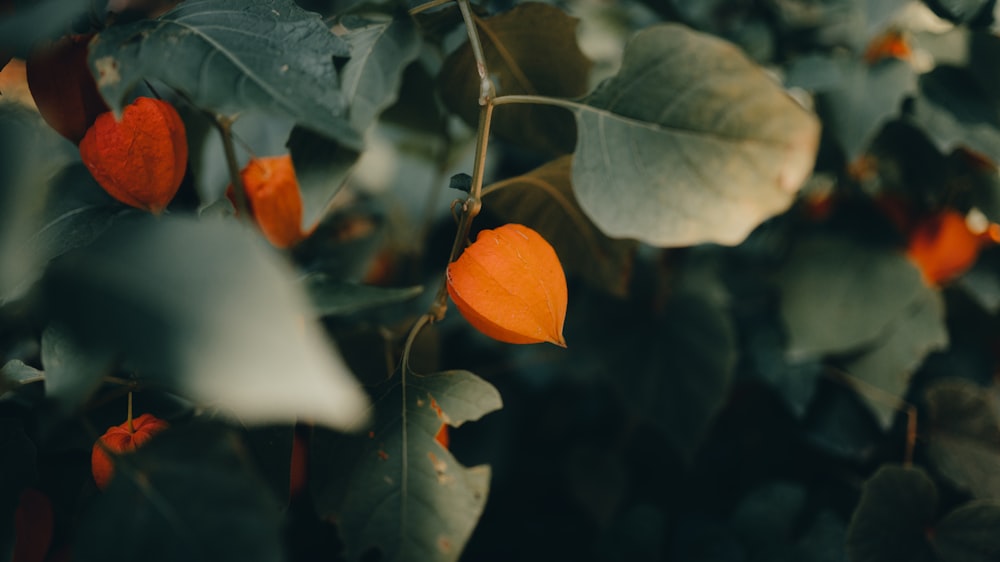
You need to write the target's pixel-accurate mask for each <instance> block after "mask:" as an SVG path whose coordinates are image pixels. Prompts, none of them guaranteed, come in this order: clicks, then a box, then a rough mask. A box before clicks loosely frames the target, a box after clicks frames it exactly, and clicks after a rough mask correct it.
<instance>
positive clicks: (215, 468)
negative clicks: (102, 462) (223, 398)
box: [73, 423, 284, 562]
mask: <svg viewBox="0 0 1000 562" xmlns="http://www.w3.org/2000/svg"><path fill="white" fill-rule="evenodd" d="M125 513H127V514H128V516H127V517H124V516H123V514H125ZM281 522H282V520H281V516H280V513H279V506H278V505H277V502H276V501H275V500H274V498H273V497H271V495H270V494H269V493H268V491H267V488H266V486H265V485H264V483H263V482H262V481H261V480H260V477H259V476H257V474H255V473H254V472H253V470H252V468H251V464H250V461H249V459H248V458H247V454H246V449H245V447H244V445H243V443H242V442H240V440H239V439H238V437H237V436H236V434H235V433H234V432H232V431H230V430H227V429H225V428H222V427H220V426H217V425H210V424H206V423H197V424H194V425H190V426H186V427H172V428H169V429H167V430H166V431H164V432H162V433H160V434H157V435H156V436H154V438H153V439H151V440H150V441H149V442H148V443H147V444H145V445H144V446H143V447H141V448H140V449H139V450H138V451H136V452H135V453H134V454H131V455H128V456H125V457H122V458H120V460H118V462H117V463H116V465H115V475H114V477H113V478H112V480H111V482H110V484H109V485H108V488H107V489H106V490H105V491H104V493H103V494H101V496H100V497H99V498H97V500H96V501H95V502H94V504H93V506H92V507H91V509H89V510H88V512H87V516H86V517H83V518H81V522H80V529H79V532H78V533H77V537H78V540H77V542H75V543H74V545H73V556H74V559H76V560H107V561H112V562H114V561H123V562H124V561H126V560H128V561H132V560H150V561H156V562H158V561H164V562H166V561H167V560H236V559H238V560H247V561H260V562H264V561H267V562H271V561H274V560H282V559H283V556H284V555H283V550H282V540H281ZM108 529H115V530H116V533H115V538H114V540H109V537H108V534H107V533H108ZM119 532H120V533H121V535H120V536H119V535H118V533H119Z"/></svg>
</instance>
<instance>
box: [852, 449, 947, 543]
mask: <svg viewBox="0 0 1000 562" xmlns="http://www.w3.org/2000/svg"><path fill="white" fill-rule="evenodd" d="M936 506H937V489H936V488H935V487H934V482H932V481H931V479H930V478H929V477H928V476H927V473H925V472H924V471H923V470H922V469H920V468H903V467H899V466H889V465H886V466H883V467H882V468H880V469H879V470H878V472H876V473H875V475H874V476H872V477H871V478H870V479H868V481H866V482H865V485H864V488H863V489H862V491H861V501H860V502H859V503H858V506H857V508H856V509H855V510H854V515H853V516H852V517H851V523H850V527H849V528H848V531H847V550H848V553H849V554H850V559H851V561H852V562H898V561H899V560H907V561H908V562H932V561H933V560H935V558H934V555H933V554H932V552H931V550H930V545H928V543H927V538H926V529H927V528H928V527H929V525H930V524H931V522H932V519H931V518H932V517H933V516H934V510H935V508H936Z"/></svg>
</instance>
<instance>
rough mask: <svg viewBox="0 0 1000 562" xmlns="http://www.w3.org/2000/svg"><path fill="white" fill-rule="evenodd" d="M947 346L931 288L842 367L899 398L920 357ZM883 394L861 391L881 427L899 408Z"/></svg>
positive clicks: (938, 298)
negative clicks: (880, 337)
mask: <svg viewBox="0 0 1000 562" xmlns="http://www.w3.org/2000/svg"><path fill="white" fill-rule="evenodd" d="M947 345H948V331H947V329H946V327H945V323H944V302H943V300H942V298H941V294H940V293H938V292H937V291H934V290H932V289H929V288H928V289H927V290H925V291H921V292H920V293H919V295H918V296H917V298H916V300H915V301H914V302H913V303H911V304H910V306H909V307H908V308H907V309H906V310H905V311H903V313H902V314H901V315H899V316H898V317H897V318H895V319H894V320H893V321H892V323H891V324H890V325H889V326H887V327H886V331H885V333H884V337H883V338H882V339H881V340H879V341H878V342H877V343H876V344H875V347H874V348H873V349H872V350H870V351H868V352H866V353H865V354H864V355H862V356H861V357H858V358H857V359H854V360H852V361H850V362H848V363H847V364H846V365H845V367H844V369H845V370H846V371H847V372H848V373H850V374H851V375H852V376H854V377H857V378H859V379H861V380H863V381H864V382H866V383H868V384H869V385H871V386H873V387H875V388H878V389H880V390H882V391H884V392H885V394H887V395H889V396H893V397H895V398H897V399H899V400H902V398H903V396H904V395H905V394H906V389H907V388H909V386H910V377H911V376H912V375H913V373H914V371H916V370H917V368H918V367H920V365H921V363H923V361H924V357H926V356H927V354H928V353H930V352H931V351H934V350H936V349H942V348H944V347H946V346H947ZM885 394H883V395H880V396H877V397H876V396H873V395H872V394H871V393H862V394H861V396H862V398H864V399H865V401H866V402H867V403H868V406H870V407H871V409H872V411H873V412H874V413H875V417H876V418H877V419H878V421H879V423H881V424H882V428H883V429H888V428H889V427H890V426H891V425H892V421H893V418H894V417H895V415H896V413H898V412H899V411H900V407H899V403H895V404H894V403H892V402H891V401H887V400H886V399H885Z"/></svg>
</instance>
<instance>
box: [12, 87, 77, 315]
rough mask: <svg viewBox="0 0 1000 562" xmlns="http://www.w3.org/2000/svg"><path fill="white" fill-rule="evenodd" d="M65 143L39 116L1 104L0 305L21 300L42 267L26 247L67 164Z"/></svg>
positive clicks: (39, 260) (17, 107)
mask: <svg viewBox="0 0 1000 562" xmlns="http://www.w3.org/2000/svg"><path fill="white" fill-rule="evenodd" d="M64 144H68V143H64V142H63V140H62V139H61V138H60V137H59V136H58V135H57V134H56V133H55V132H53V131H52V130H51V129H50V128H49V127H48V126H46V125H45V124H44V123H43V122H42V120H41V117H39V116H38V114H36V113H32V112H30V111H28V110H26V109H24V108H21V107H19V106H16V105H14V104H2V105H0V225H3V226H2V228H0V304H4V303H6V302H7V301H9V300H13V299H14V298H16V297H18V296H20V295H21V294H22V293H23V292H24V289H25V288H26V287H25V282H26V280H27V279H32V278H33V277H34V276H35V275H36V274H37V273H36V272H37V270H38V268H39V267H40V266H41V265H42V264H43V263H44V261H43V258H42V256H39V255H37V253H36V252H34V251H31V250H30V249H28V248H27V246H28V244H29V241H30V240H31V237H32V236H33V235H35V233H36V232H38V229H39V228H40V227H41V226H42V224H43V221H44V218H43V217H44V212H45V207H46V204H47V200H48V198H49V193H50V187H51V184H52V183H53V178H54V177H55V176H56V174H57V173H58V171H59V169H60V168H61V167H62V166H63V165H65V163H66V161H67V159H68V158H67V151H66V149H65V146H64ZM70 146H72V145H70Z"/></svg>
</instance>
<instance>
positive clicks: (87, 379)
mask: <svg viewBox="0 0 1000 562" xmlns="http://www.w3.org/2000/svg"><path fill="white" fill-rule="evenodd" d="M113 363H114V357H113V356H112V355H111V354H109V353H105V352H102V350H95V349H88V348H81V347H80V345H79V343H78V342H77V341H76V340H75V339H74V338H73V337H72V335H71V334H70V333H69V332H68V331H67V330H66V329H65V328H64V327H61V326H58V325H54V324H53V325H50V326H48V327H47V328H46V329H45V331H44V332H42V367H44V368H45V395H46V397H48V398H51V399H52V400H53V401H55V403H56V404H57V405H58V406H59V407H60V409H62V411H63V412H66V413H69V412H73V411H74V410H76V408H78V407H79V406H81V405H82V404H84V403H86V401H87V400H88V399H89V398H90V395H91V394H93V392H94V391H95V390H97V388H98V387H99V386H100V384H101V378H102V377H103V376H104V375H106V374H110V372H109V370H110V368H111V367H112V365H113Z"/></svg>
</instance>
